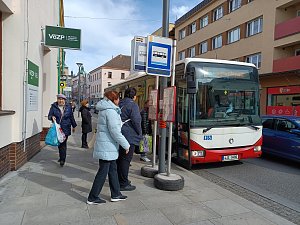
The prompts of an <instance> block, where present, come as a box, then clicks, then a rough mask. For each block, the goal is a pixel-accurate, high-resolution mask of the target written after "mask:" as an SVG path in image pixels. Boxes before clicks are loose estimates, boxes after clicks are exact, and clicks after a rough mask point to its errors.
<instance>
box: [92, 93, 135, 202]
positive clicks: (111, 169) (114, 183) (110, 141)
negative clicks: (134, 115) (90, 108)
mask: <svg viewBox="0 0 300 225" xmlns="http://www.w3.org/2000/svg"><path fill="white" fill-rule="evenodd" d="M104 96H105V97H104V99H102V100H101V101H100V102H98V103H97V106H96V108H97V109H98V110H99V117H98V123H97V134H96V142H95V145H94V152H93V157H94V158H96V159H99V170H98V172H97V175H96V177H95V180H94V183H93V186H92V189H91V191H90V194H89V196H88V200H87V204H90V205H98V204H101V203H105V200H103V199H101V198H99V194H100V192H101V190H102V187H103V185H104V183H105V179H106V176H107V175H108V179H109V187H110V192H111V201H112V202H117V201H121V200H125V199H126V198H127V196H124V195H122V194H121V192H120V184H119V180H118V173H117V164H116V159H117V158H118V156H119V145H121V146H122V148H123V149H125V153H126V154H127V153H128V151H129V147H130V145H129V143H128V141H127V140H126V138H125V137H124V136H123V135H122V133H121V127H122V121H121V118H120V113H121V110H120V108H119V107H118V105H119V95H118V92H115V91H108V92H106V93H105V94H104Z"/></svg>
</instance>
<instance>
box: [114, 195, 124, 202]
mask: <svg viewBox="0 0 300 225" xmlns="http://www.w3.org/2000/svg"><path fill="white" fill-rule="evenodd" d="M126 198H127V196H125V195H120V196H118V197H111V199H110V200H111V201H112V202H118V201H124V200H126Z"/></svg>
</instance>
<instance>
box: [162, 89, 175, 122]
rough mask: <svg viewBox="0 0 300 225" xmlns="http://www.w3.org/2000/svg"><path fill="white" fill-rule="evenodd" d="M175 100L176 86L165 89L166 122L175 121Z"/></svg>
mask: <svg viewBox="0 0 300 225" xmlns="http://www.w3.org/2000/svg"><path fill="white" fill-rule="evenodd" d="M175 102H176V87H168V88H165V89H164V101H163V120H164V121H166V122H174V121H175Z"/></svg>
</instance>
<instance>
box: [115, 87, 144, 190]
mask: <svg viewBox="0 0 300 225" xmlns="http://www.w3.org/2000/svg"><path fill="white" fill-rule="evenodd" d="M135 99H136V89H135V88H128V89H126V90H125V98H124V99H122V100H121V101H120V103H119V107H120V109H121V119H122V122H123V123H124V124H123V126H122V129H121V131H122V134H123V135H124V136H125V138H126V139H127V141H128V142H129V144H130V148H129V152H128V154H125V149H123V148H122V147H121V146H120V150H119V158H118V160H117V165H118V178H119V183H120V189H121V191H133V190H135V188H136V187H135V186H133V185H131V184H130V182H129V180H128V172H129V166H130V162H131V160H132V157H133V153H134V152H135V150H136V149H137V150H139V144H140V141H141V140H142V138H143V136H142V128H141V114H140V110H139V106H138V105H137V104H136V103H135V102H134V101H135Z"/></svg>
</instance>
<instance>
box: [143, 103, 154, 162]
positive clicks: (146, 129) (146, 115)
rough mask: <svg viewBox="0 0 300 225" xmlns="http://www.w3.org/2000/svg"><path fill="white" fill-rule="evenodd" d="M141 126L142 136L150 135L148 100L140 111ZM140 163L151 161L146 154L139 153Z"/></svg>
mask: <svg viewBox="0 0 300 225" xmlns="http://www.w3.org/2000/svg"><path fill="white" fill-rule="evenodd" d="M141 118H142V122H141V126H142V134H143V135H149V136H150V135H152V126H151V121H150V120H149V100H147V101H146V102H145V104H144V109H143V110H142V111H141ZM140 160H141V161H145V162H150V161H151V160H150V159H149V158H148V157H147V156H146V153H141V157H140Z"/></svg>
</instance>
